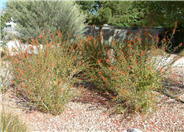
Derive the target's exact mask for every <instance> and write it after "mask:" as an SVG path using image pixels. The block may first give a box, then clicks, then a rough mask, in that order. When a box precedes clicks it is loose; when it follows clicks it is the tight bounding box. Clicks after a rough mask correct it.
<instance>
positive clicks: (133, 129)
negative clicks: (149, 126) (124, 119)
mask: <svg viewBox="0 0 184 132" xmlns="http://www.w3.org/2000/svg"><path fill="white" fill-rule="evenodd" d="M127 132H142V131H141V130H139V129H137V128H131V129H128V130H127Z"/></svg>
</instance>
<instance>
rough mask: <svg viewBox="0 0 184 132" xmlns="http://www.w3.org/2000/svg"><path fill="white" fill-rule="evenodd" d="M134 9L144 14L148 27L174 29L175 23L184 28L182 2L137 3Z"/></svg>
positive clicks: (183, 7)
mask: <svg viewBox="0 0 184 132" xmlns="http://www.w3.org/2000/svg"><path fill="white" fill-rule="evenodd" d="M133 8H134V9H137V10H139V11H141V12H142V13H143V14H144V17H143V18H142V20H143V21H144V23H145V24H146V25H149V26H157V27H164V28H172V27H173V23H174V22H175V21H177V22H178V24H179V25H180V26H181V27H184V25H183V20H184V18H183V17H182V16H183V13H184V3H183V2H182V1H151V2H150V1H149V2H146V1H136V2H134V7H133Z"/></svg>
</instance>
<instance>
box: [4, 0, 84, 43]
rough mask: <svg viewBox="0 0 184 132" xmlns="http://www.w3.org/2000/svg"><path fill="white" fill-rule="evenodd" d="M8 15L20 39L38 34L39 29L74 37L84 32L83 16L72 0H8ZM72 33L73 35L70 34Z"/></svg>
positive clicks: (34, 36)
mask: <svg viewBox="0 0 184 132" xmlns="http://www.w3.org/2000/svg"><path fill="white" fill-rule="evenodd" d="M7 11H8V13H9V15H10V16H11V17H12V18H13V19H14V20H15V21H16V23H17V27H16V30H17V31H18V32H19V33H20V35H19V38H20V39H21V40H24V41H25V40H26V39H28V40H30V39H31V38H36V37H37V36H39V34H40V33H41V31H43V30H44V31H45V32H55V31H56V30H60V31H61V32H62V33H63V35H65V36H68V34H69V35H70V36H71V37H73V38H75V36H76V35H79V36H80V35H81V36H82V34H83V32H84V28H85V24H84V20H85V17H84V15H83V14H81V13H80V12H79V9H78V7H77V5H76V4H75V3H74V2H73V1H60V0H56V1H36V0H31V1H28V0H27V1H26V0H25V1H11V0H10V1H9V2H8V3H7ZM72 35H73V36H72Z"/></svg>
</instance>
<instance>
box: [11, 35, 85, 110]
mask: <svg viewBox="0 0 184 132" xmlns="http://www.w3.org/2000/svg"><path fill="white" fill-rule="evenodd" d="M40 38H41V39H42V40H43V41H42V43H44V48H43V49H40V48H39V43H38V41H37V39H35V40H32V45H35V46H37V48H38V54H31V55H29V54H28V53H27V52H20V53H19V54H18V55H16V56H14V57H13V58H12V59H10V60H11V64H12V71H13V73H14V77H15V79H14V82H13V83H14V84H15V88H16V89H17V93H18V94H22V95H23V96H25V97H26V98H27V99H28V100H29V101H30V103H31V104H32V105H33V106H35V107H37V108H38V109H40V110H41V111H43V112H49V113H52V114H60V113H61V112H62V110H63V109H64V104H65V103H67V102H68V101H69V99H70V97H71V93H72V92H71V85H72V84H73V83H74V78H73V76H74V75H75V74H76V73H78V72H80V71H81V70H82V69H83V68H85V66H84V64H83V62H82V61H80V62H79V61H77V52H75V50H74V49H72V46H71V44H70V43H69V42H68V41H67V40H66V41H62V40H63V39H62V37H61V34H60V32H57V33H55V34H53V35H50V36H48V38H46V36H40ZM30 50H33V48H32V47H30Z"/></svg>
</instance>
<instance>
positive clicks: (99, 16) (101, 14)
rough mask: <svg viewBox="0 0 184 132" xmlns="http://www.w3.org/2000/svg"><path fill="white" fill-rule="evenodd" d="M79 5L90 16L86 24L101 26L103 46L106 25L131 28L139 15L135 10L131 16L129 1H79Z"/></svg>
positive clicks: (100, 33) (100, 32)
mask: <svg viewBox="0 0 184 132" xmlns="http://www.w3.org/2000/svg"><path fill="white" fill-rule="evenodd" d="M77 4H79V5H80V7H81V9H82V11H83V12H84V13H85V14H86V15H87V16H88V17H87V18H86V23H88V24H89V25H96V26H99V35H100V41H101V44H103V32H102V27H103V25H104V24H110V25H119V26H129V25H131V24H132V22H133V21H134V20H135V18H136V17H137V15H138V14H137V13H136V11H135V10H133V11H132V14H130V9H131V6H132V2H127V1H85V2H84V1H77Z"/></svg>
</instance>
